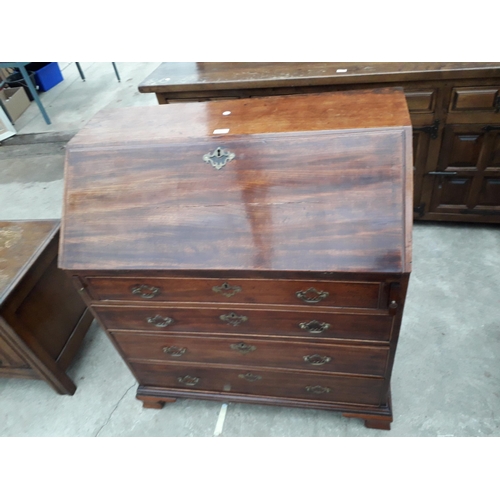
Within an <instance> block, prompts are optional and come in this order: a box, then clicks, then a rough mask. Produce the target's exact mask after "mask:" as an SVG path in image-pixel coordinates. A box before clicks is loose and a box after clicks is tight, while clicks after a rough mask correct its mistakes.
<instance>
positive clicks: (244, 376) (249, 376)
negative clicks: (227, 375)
mask: <svg viewBox="0 0 500 500" xmlns="http://www.w3.org/2000/svg"><path fill="white" fill-rule="evenodd" d="M238 378H242V379H245V380H247V381H248V382H257V380H262V377H261V376H260V375H254V374H253V373H240V374H239V375H238Z"/></svg>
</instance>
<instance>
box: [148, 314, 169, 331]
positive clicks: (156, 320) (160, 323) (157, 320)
mask: <svg viewBox="0 0 500 500" xmlns="http://www.w3.org/2000/svg"><path fill="white" fill-rule="evenodd" d="M146 321H147V322H148V323H150V324H152V325H155V326H157V327H158V328H166V327H167V326H169V325H171V324H172V323H173V322H174V320H173V319H172V318H168V317H167V318H163V317H162V316H160V315H159V314H157V315H156V316H154V317H153V318H146Z"/></svg>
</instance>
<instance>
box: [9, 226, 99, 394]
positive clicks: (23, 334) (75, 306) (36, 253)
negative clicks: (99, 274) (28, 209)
mask: <svg viewBox="0 0 500 500" xmlns="http://www.w3.org/2000/svg"><path fill="white" fill-rule="evenodd" d="M59 226H60V222H59V221H58V220H57V221H56V220H46V221H1V222H0V377H9V378H14V377H15V378H28V379H41V380H45V381H46V382H47V383H48V384H49V385H50V386H51V387H53V388H54V389H55V390H56V391H57V392H58V393H59V394H74V392H75V390H76V387H75V384H74V383H73V382H72V381H71V379H70V378H69V377H68V376H67V375H66V373H65V370H66V369H67V367H68V366H69V365H70V363H71V361H72V359H73V358H74V355H75V354H76V352H77V350H78V347H79V345H80V343H81V341H82V339H83V338H84V336H85V333H86V332H87V330H88V328H89V326H90V323H91V322H92V314H91V313H90V312H89V311H88V309H87V307H86V306H85V303H84V302H83V300H82V299H81V298H80V297H79V295H78V292H77V291H76V290H75V289H74V287H73V285H72V283H71V279H70V278H69V277H68V276H67V275H66V274H65V273H64V272H63V271H61V270H60V269H58V268H57V246H58V241H59Z"/></svg>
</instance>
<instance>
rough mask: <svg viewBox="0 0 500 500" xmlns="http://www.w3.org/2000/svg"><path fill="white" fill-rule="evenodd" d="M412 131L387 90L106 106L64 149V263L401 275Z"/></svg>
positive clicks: (400, 102)
mask: <svg viewBox="0 0 500 500" xmlns="http://www.w3.org/2000/svg"><path fill="white" fill-rule="evenodd" d="M224 110H230V111H231V114H230V115H227V116H225V115H223V114H222V113H223V111H224ZM226 118H228V119H229V121H227V122H226V121H225V119H226ZM223 124H226V125H227V127H224V128H229V129H230V131H229V133H227V134H213V131H214V130H216V129H220V128H223V127H222V125H223ZM367 129H368V130H367ZM409 138H410V120H409V115H408V108H407V105H406V102H405V98H404V95H403V93H402V92H401V91H398V90H393V89H391V90H379V91H360V92H347V93H333V94H320V95H309V96H285V97H277V98H274V97H270V98H263V99H252V100H239V101H231V102H228V101H226V102H225V103H220V102H208V103H193V104H185V105H173V106H155V107H150V108H140V109H138V108H132V109H120V110H110V111H106V112H103V113H101V114H100V115H98V116H96V118H94V120H93V121H92V122H91V123H90V124H89V126H88V127H87V128H86V129H84V130H83V131H82V132H81V133H79V134H78V135H77V136H76V137H75V138H74V139H73V140H72V141H71V143H70V144H69V146H68V152H67V162H66V170H65V203H64V224H63V232H62V234H63V237H62V241H61V250H60V261H59V263H60V266H61V267H63V268H65V269H71V270H79V269H80V270H83V269H102V270H116V269H122V270H125V269H163V270H166V269H177V270H179V269H181V270H182V269H191V270H192V269H204V270H217V269H219V270H220V269H225V270H231V269H232V270H257V271H258V270H266V271H272V270H288V271H330V272H344V271H345V272H363V271H365V272H395V273H399V272H405V271H406V272H408V271H409V270H410V266H411V253H410V241H411V219H412V213H411V209H412V204H411V192H412V180H411V177H412V176H411V141H410V140H409ZM217 147H221V148H223V149H225V150H229V151H230V152H234V154H235V158H234V159H233V160H231V161H230V162H228V163H227V164H226V165H225V166H224V167H223V168H221V169H220V170H217V169H215V168H214V167H212V166H211V165H209V164H208V163H205V162H204V161H203V156H204V155H205V154H207V153H210V152H213V151H215V150H216V148H217Z"/></svg>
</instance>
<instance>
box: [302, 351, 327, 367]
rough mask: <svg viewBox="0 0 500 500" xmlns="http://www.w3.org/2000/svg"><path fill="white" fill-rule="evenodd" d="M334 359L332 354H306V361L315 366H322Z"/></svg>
mask: <svg viewBox="0 0 500 500" xmlns="http://www.w3.org/2000/svg"><path fill="white" fill-rule="evenodd" d="M331 360H332V358H330V356H320V355H319V354H309V356H304V361H305V362H306V363H309V364H311V365H314V366H321V365H325V364H326V363H329V362H330V361H331Z"/></svg>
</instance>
